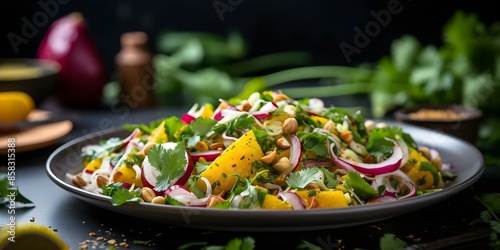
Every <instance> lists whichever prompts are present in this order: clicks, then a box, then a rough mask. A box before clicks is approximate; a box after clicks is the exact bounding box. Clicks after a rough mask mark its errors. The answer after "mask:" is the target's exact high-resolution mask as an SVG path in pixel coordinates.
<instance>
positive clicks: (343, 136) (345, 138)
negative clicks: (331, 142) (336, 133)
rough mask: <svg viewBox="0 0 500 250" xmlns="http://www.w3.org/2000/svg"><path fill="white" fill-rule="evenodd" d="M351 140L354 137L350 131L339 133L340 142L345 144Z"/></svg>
mask: <svg viewBox="0 0 500 250" xmlns="http://www.w3.org/2000/svg"><path fill="white" fill-rule="evenodd" d="M353 138H354V136H353V135H352V131H350V130H344V131H342V133H340V139H342V141H344V142H345V143H349V142H351V141H352V139H353Z"/></svg>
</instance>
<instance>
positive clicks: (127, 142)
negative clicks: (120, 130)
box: [114, 128, 141, 152]
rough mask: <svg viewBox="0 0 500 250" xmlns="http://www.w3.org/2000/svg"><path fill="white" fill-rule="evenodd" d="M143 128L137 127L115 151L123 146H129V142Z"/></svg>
mask: <svg viewBox="0 0 500 250" xmlns="http://www.w3.org/2000/svg"><path fill="white" fill-rule="evenodd" d="M140 131H141V130H140V129H138V128H136V129H134V131H132V133H131V134H130V135H129V136H128V137H127V138H125V139H123V140H122V143H123V144H122V145H121V146H120V147H118V148H117V149H116V150H115V151H114V152H118V151H120V150H122V149H123V148H125V147H127V145H128V144H129V142H130V141H131V140H132V139H134V138H135V137H136V136H137V135H138V134H139V132H140Z"/></svg>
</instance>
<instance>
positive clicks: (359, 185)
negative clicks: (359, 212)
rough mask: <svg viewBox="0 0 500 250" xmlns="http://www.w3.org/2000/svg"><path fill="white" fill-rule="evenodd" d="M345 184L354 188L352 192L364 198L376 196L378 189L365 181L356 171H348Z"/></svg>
mask: <svg viewBox="0 0 500 250" xmlns="http://www.w3.org/2000/svg"><path fill="white" fill-rule="evenodd" d="M346 182H347V184H349V186H350V187H351V188H352V189H353V190H354V192H355V193H356V194H357V195H358V196H360V197H361V199H363V200H366V199H369V198H371V197H374V196H377V195H378V191H377V190H376V189H375V188H373V187H372V186H371V185H370V184H368V182H366V181H365V180H364V179H363V178H362V177H361V176H360V175H359V173H358V172H355V171H349V172H348V173H347V178H346Z"/></svg>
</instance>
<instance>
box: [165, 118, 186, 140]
mask: <svg viewBox="0 0 500 250" xmlns="http://www.w3.org/2000/svg"><path fill="white" fill-rule="evenodd" d="M164 121H165V134H167V138H168V141H171V142H178V141H181V139H182V138H181V137H180V133H179V131H180V130H181V128H182V127H184V126H185V124H184V123H182V121H181V119H179V117H176V116H171V117H169V118H167V119H165V120H164Z"/></svg>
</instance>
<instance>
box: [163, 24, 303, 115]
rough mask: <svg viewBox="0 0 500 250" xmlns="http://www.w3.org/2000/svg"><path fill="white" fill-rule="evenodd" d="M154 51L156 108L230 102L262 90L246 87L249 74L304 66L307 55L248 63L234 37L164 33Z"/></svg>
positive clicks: (250, 84) (275, 56) (253, 85)
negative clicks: (157, 106)
mask: <svg viewBox="0 0 500 250" xmlns="http://www.w3.org/2000/svg"><path fill="white" fill-rule="evenodd" d="M157 48H158V51H159V53H158V54H157V55H156V56H155V59H154V65H155V68H156V80H157V82H158V89H157V93H158V94H159V97H160V101H161V103H162V104H168V105H184V104H185V105H187V106H189V105H192V104H193V103H212V104H216V103H218V100H219V98H222V99H229V98H230V97H233V96H236V95H237V94H238V93H239V92H241V91H242V90H243V89H244V88H246V89H247V91H248V92H250V93H251V92H254V91H258V90H260V89H262V87H265V86H263V85H262V84H260V83H258V82H256V81H252V82H249V79H248V78H246V77H245V76H247V75H249V74H252V73H256V72H262V71H265V70H270V69H279V68H280V67H290V66H296V65H306V64H307V63H309V55H308V54H307V53H305V52H294V51H291V52H279V53H273V54H267V55H262V56H259V57H254V58H248V55H247V54H248V49H247V45H246V44H245V42H244V39H243V37H242V36H241V35H240V34H239V33H238V32H231V33H229V34H228V35H227V37H224V36H222V35H216V34H209V33H203V32H173V31H165V32H163V33H162V34H160V36H159V38H158V42H157ZM247 83H248V84H247ZM256 83H257V84H256ZM249 88H250V89H249Z"/></svg>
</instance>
